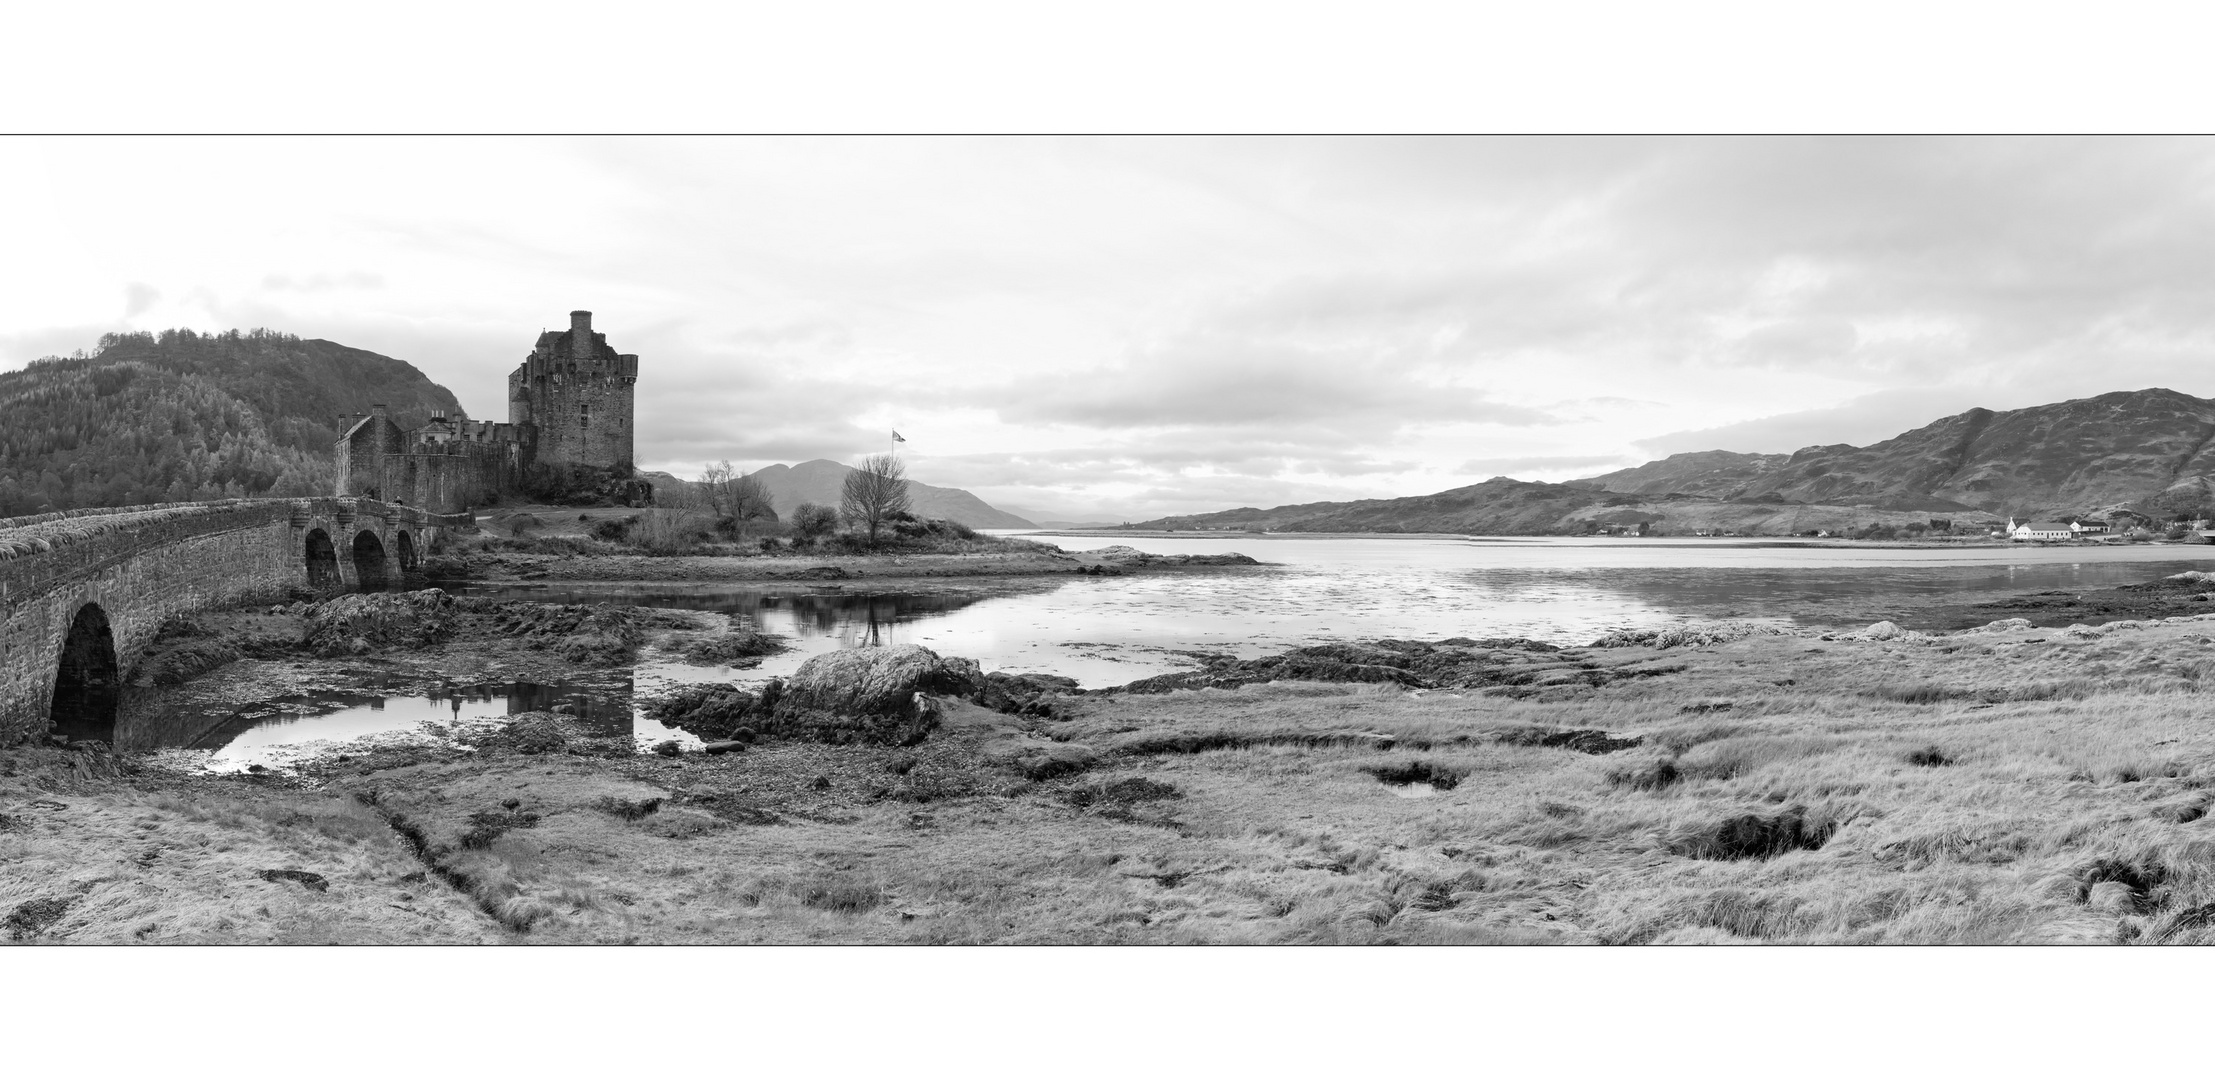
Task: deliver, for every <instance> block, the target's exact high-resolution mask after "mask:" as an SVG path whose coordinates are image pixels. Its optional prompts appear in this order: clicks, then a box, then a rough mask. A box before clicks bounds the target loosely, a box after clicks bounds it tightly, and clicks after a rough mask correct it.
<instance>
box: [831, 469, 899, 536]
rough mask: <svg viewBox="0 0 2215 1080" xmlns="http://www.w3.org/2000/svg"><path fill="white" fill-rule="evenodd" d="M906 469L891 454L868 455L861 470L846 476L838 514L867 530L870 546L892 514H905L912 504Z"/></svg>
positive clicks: (849, 522)
mask: <svg viewBox="0 0 2215 1080" xmlns="http://www.w3.org/2000/svg"><path fill="white" fill-rule="evenodd" d="M907 471H908V470H907V466H905V465H902V464H900V459H899V458H896V457H893V456H892V455H891V454H871V455H869V456H868V457H865V458H863V459H861V467H860V468H858V469H855V470H854V471H853V472H850V473H847V474H846V488H845V490H844V491H843V492H841V493H840V497H839V503H838V512H839V515H840V516H841V517H844V518H845V519H846V522H847V524H850V525H859V526H861V527H862V528H864V529H867V530H869V543H870V545H871V546H872V547H874V546H875V545H876V543H877V532H878V530H880V529H882V528H884V524H885V522H886V521H887V520H888V519H890V518H891V517H892V515H894V514H905V513H908V512H909V510H910V509H911V508H912V504H911V503H909V501H908V481H907Z"/></svg>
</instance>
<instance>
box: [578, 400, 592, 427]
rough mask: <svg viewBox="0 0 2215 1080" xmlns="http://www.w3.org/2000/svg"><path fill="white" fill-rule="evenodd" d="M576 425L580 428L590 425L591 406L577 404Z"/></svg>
mask: <svg viewBox="0 0 2215 1080" xmlns="http://www.w3.org/2000/svg"><path fill="white" fill-rule="evenodd" d="M577 426H578V427H581V428H582V427H591V426H592V406H590V405H579V406H577Z"/></svg>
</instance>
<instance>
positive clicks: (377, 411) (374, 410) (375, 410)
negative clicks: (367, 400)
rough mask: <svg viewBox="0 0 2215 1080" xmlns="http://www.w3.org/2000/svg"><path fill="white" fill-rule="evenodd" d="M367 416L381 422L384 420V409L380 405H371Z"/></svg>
mask: <svg viewBox="0 0 2215 1080" xmlns="http://www.w3.org/2000/svg"><path fill="white" fill-rule="evenodd" d="M369 415H371V416H374V417H376V418H377V419H379V420H383V419H385V407H384V406H382V405H371V406H370V407H369Z"/></svg>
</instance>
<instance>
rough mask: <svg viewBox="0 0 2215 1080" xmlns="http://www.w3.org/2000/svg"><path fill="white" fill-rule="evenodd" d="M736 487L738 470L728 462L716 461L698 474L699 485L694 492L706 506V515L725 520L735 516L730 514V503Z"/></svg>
mask: <svg viewBox="0 0 2215 1080" xmlns="http://www.w3.org/2000/svg"><path fill="white" fill-rule="evenodd" d="M737 486H738V470H737V469H734V468H732V467H731V463H730V462H728V461H718V462H715V463H713V464H711V465H709V466H708V467H707V471H705V472H703V473H701V474H700V483H699V485H698V487H696V488H695V489H694V490H695V492H696V493H697V494H698V495H699V498H700V501H701V502H702V503H705V504H706V506H707V511H708V513H711V514H714V515H715V516H716V517H719V518H726V517H735V516H736V515H734V514H732V513H731V501H732V497H733V495H734V494H735V493H734V492H733V491H732V489H733V488H735V487H737Z"/></svg>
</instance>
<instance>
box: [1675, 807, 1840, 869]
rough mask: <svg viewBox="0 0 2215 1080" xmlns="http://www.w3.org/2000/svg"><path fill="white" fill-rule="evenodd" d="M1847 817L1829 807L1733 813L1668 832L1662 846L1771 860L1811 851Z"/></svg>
mask: <svg viewBox="0 0 2215 1080" xmlns="http://www.w3.org/2000/svg"><path fill="white" fill-rule="evenodd" d="M1846 820H1850V815H1842V814H1840V813H1839V812H1838V811H1837V810H1835V809H1832V808H1828V807H1825V808H1820V809H1817V810H1814V811H1810V810H1809V809H1808V808H1807V807H1805V806H1792V807H1788V808H1786V809H1784V810H1781V811H1778V812H1776V813H1771V814H1762V813H1748V814H1733V815H1730V816H1727V817H1723V818H1720V819H1717V820H1714V821H1709V822H1701V823H1693V824H1687V825H1683V826H1680V827H1678V828H1676V829H1674V830H1672V831H1670V832H1669V833H1668V834H1667V835H1666V838H1665V840H1664V846H1665V847H1667V849H1668V850H1669V851H1670V852H1672V853H1674V854H1678V855H1682V856H1685V857H1686V858H1691V859H1726V860H1727V859H1773V858H1776V857H1777V856H1779V855H1783V854H1786V853H1787V852H1793V851H1814V850H1817V849H1819V848H1821V847H1822V846H1823V845H1824V844H1827V843H1829V842H1830V838H1831V837H1832V836H1833V835H1835V834H1836V833H1837V832H1838V828H1839V826H1840V825H1842V824H1844V822H1845V821H1846Z"/></svg>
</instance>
